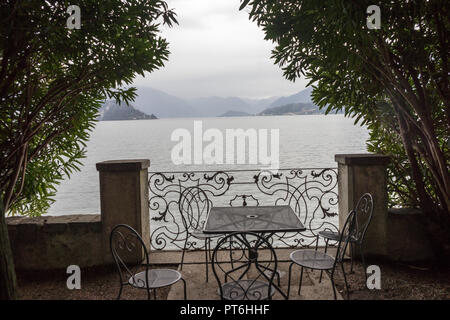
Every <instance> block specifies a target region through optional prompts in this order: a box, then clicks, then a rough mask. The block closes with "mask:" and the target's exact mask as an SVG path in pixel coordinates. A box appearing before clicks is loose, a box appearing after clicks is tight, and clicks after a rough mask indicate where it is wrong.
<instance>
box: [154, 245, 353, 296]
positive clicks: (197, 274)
mask: <svg viewBox="0 0 450 320" xmlns="http://www.w3.org/2000/svg"><path fill="white" fill-rule="evenodd" d="M290 252H292V249H277V250H276V253H277V256H278V259H279V260H288V257H289V253H290ZM329 252H330V253H331V254H334V250H333V249H331V250H330V251H329ZM179 258H180V252H174V251H172V252H167V251H166V252H164V251H161V252H153V253H152V254H151V260H152V263H168V262H169V261H172V262H173V261H174V260H175V261H179V260H178V259H179ZM204 259H205V256H204V251H192V252H187V253H186V256H185V264H184V266H183V269H182V270H181V271H180V272H181V273H182V275H183V277H184V279H185V280H186V284H187V298H188V299H189V300H218V299H219V298H220V297H219V294H218V291H217V290H218V284H217V281H216V279H215V277H214V274H213V272H212V270H211V268H209V281H208V282H206V278H205V265H204V263H198V262H202V261H204ZM186 262H188V263H186ZM192 262H197V263H192ZM179 269H180V268H179ZM278 269H279V270H280V274H281V289H282V290H283V291H284V292H287V284H288V270H289V262H280V263H279V265H278ZM347 271H348V270H347ZM337 272H339V271H337ZM319 275H320V271H317V270H316V271H311V270H306V269H305V271H304V273H303V282H302V289H301V295H300V296H299V295H298V294H297V292H298V284H299V278H300V267H296V266H294V267H293V272H292V279H291V291H290V297H289V300H333V299H334V297H333V289H332V287H331V281H330V279H329V277H328V276H327V275H326V274H325V273H324V276H323V279H322V281H321V282H320V283H319ZM336 293H337V299H338V300H342V299H343V298H342V295H341V293H340V292H339V291H338V290H336ZM167 299H168V300H182V299H183V285H182V283H181V282H179V283H176V284H175V285H173V286H172V287H171V288H170V291H169V294H168V297H167ZM273 299H274V300H282V299H284V298H283V297H282V296H281V295H280V294H279V293H278V292H277V293H275V295H274V296H273Z"/></svg>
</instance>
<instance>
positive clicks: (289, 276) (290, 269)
mask: <svg viewBox="0 0 450 320" xmlns="http://www.w3.org/2000/svg"><path fill="white" fill-rule="evenodd" d="M293 265H294V263H293V262H291V264H290V265H289V275H288V289H287V298H286V299H288V300H289V293H290V292H291V273H292V266H293Z"/></svg>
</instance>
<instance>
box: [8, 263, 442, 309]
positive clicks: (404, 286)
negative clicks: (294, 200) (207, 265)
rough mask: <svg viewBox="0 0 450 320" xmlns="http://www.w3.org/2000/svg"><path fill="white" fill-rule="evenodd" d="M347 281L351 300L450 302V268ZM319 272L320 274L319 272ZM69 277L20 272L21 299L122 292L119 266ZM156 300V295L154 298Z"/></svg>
mask: <svg viewBox="0 0 450 320" xmlns="http://www.w3.org/2000/svg"><path fill="white" fill-rule="evenodd" d="M344 265H345V270H346V271H347V280H348V282H349V284H350V299H351V300H382V299H386V300H394V299H395V300H410V299H414V300H415V299H419V300H421V299H450V268H447V269H436V268H432V267H430V266H426V265H422V266H414V265H406V264H394V263H382V264H378V265H379V266H380V270H381V289H380V290H368V289H367V288H366V287H365V279H364V273H363V271H362V266H361V264H360V263H359V262H355V265H354V272H353V273H350V272H349V271H350V262H345V264H344ZM152 268H171V269H176V268H177V266H176V265H170V266H164V267H161V266H158V267H156V266H152ZM316 272H317V271H316ZM67 277H68V274H66V271H65V270H53V271H46V272H26V273H25V272H18V273H17V279H18V284H19V297H20V299H27V300H30V299H31V300H39V299H44V300H111V299H115V298H116V297H117V294H118V292H119V285H118V283H119V277H118V274H117V271H116V269H115V266H111V267H96V268H83V269H82V270H81V289H80V290H69V289H67V286H66V280H67ZM336 286H337V288H338V290H339V291H340V292H341V293H342V295H343V297H344V298H345V292H344V291H343V288H344V280H343V277H342V273H341V272H340V270H339V272H338V273H337V275H336ZM168 292H169V288H162V289H159V290H157V299H158V300H166V299H167V295H168ZM121 299H129V300H143V299H147V295H146V292H145V291H144V290H139V289H133V288H131V287H129V286H127V287H124V290H123V292H122V297H121ZM152 299H153V295H152Z"/></svg>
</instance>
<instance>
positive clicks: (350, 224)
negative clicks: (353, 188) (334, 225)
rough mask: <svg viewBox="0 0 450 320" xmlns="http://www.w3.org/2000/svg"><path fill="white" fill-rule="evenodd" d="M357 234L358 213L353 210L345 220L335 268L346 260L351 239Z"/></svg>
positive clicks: (337, 249)
mask: <svg viewBox="0 0 450 320" xmlns="http://www.w3.org/2000/svg"><path fill="white" fill-rule="evenodd" d="M355 233H356V212H355V211H354V210H352V211H350V213H349V214H348V215H347V218H346V219H345V222H344V226H343V228H342V230H341V232H340V237H339V242H338V244H337V248H336V257H335V259H334V267H336V263H340V262H342V261H343V260H344V257H345V252H346V251H347V247H348V242H349V239H350V238H351V237H354V236H355ZM334 267H333V269H334Z"/></svg>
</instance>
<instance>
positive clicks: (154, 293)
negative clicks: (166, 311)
mask: <svg viewBox="0 0 450 320" xmlns="http://www.w3.org/2000/svg"><path fill="white" fill-rule="evenodd" d="M153 299H154V300H156V289H153Z"/></svg>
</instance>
